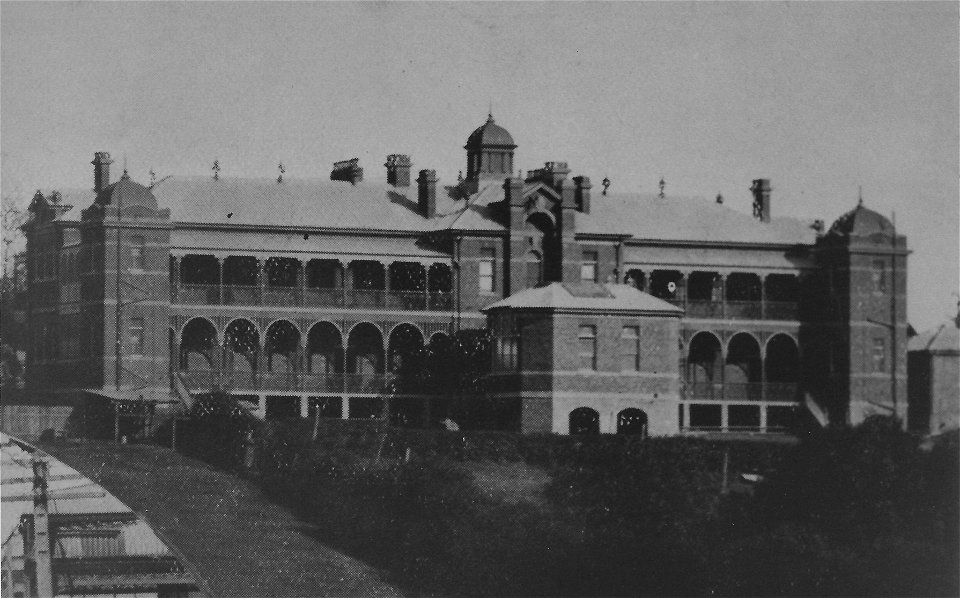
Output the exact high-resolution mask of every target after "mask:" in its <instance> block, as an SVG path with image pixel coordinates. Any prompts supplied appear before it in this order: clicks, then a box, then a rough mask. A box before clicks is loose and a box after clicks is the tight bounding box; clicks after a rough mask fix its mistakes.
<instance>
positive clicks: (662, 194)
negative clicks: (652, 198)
mask: <svg viewBox="0 0 960 598" xmlns="http://www.w3.org/2000/svg"><path fill="white" fill-rule="evenodd" d="M666 186H667V182H666V181H664V180H663V177H660V195H658V196H657V197H659V198H660V199H663V198H665V197H666V196H667V194H666V193H664V192H663V190H664V189H665V188H666Z"/></svg>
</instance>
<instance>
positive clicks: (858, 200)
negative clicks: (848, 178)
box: [857, 185, 863, 207]
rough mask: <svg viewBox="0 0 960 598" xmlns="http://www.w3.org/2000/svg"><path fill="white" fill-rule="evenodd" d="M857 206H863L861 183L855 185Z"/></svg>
mask: <svg viewBox="0 0 960 598" xmlns="http://www.w3.org/2000/svg"><path fill="white" fill-rule="evenodd" d="M857 207H863V185H857Z"/></svg>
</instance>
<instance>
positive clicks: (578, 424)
mask: <svg viewBox="0 0 960 598" xmlns="http://www.w3.org/2000/svg"><path fill="white" fill-rule="evenodd" d="M599 433H600V414H599V413H597V412H596V410H594V409H591V408H589V407H578V408H577V409H574V410H573V411H571V412H570V434H571V435H583V436H589V435H596V434H599Z"/></svg>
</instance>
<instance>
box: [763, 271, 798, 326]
mask: <svg viewBox="0 0 960 598" xmlns="http://www.w3.org/2000/svg"><path fill="white" fill-rule="evenodd" d="M800 293H801V288H800V279H799V278H797V275H796V274H770V275H768V276H767V277H766V278H765V279H764V280H763V296H764V299H765V301H766V306H765V309H766V313H765V314H764V317H765V318H769V319H774V320H793V319H796V318H797V304H798V302H799V299H798V298H799V297H800Z"/></svg>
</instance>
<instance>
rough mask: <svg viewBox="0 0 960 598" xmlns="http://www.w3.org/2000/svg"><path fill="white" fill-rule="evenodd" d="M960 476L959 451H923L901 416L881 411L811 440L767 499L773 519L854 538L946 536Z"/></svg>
mask: <svg viewBox="0 0 960 598" xmlns="http://www.w3.org/2000/svg"><path fill="white" fill-rule="evenodd" d="M957 483H958V463H957V454H956V452H955V451H954V452H947V451H937V452H934V453H925V452H923V451H920V450H919V448H918V444H917V439H916V438H915V437H913V436H911V435H909V434H907V433H906V432H903V431H902V430H901V428H900V425H899V422H898V421H896V420H892V419H890V418H880V417H875V418H871V419H868V420H867V421H866V422H864V423H863V424H862V425H861V426H858V427H856V428H841V429H828V430H825V431H823V432H821V433H819V434H817V435H814V436H811V437H810V438H808V439H806V440H805V441H804V442H802V443H801V444H800V445H799V446H798V447H797V448H796V450H794V451H792V452H791V454H790V455H789V457H788V458H787V459H786V460H785V461H784V462H783V463H782V465H781V467H780V469H779V470H778V471H777V473H776V474H774V475H773V476H772V477H771V478H770V479H769V480H768V482H767V483H765V484H763V485H762V486H761V488H760V495H759V498H760V499H761V504H762V505H763V507H764V511H765V513H766V514H767V516H768V517H769V519H770V521H771V522H773V523H778V522H784V521H788V522H797V523H803V524H807V525H810V526H812V527H813V528H814V529H817V530H819V531H820V532H822V533H825V534H828V535H830V536H831V537H833V538H835V539H838V540H842V541H846V542H870V541H872V539H873V538H876V537H878V536H885V535H890V534H896V535H904V536H914V537H917V538H929V537H930V536H931V534H932V535H933V536H935V537H938V538H944V537H946V536H945V533H944V530H945V529H946V527H947V526H948V525H953V524H954V523H955V522H956V521H957V509H958V505H957V500H956V497H957V490H956V488H957ZM949 535H952V536H953V537H954V538H955V536H956V534H955V528H954V529H953V532H951V534H949Z"/></svg>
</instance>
